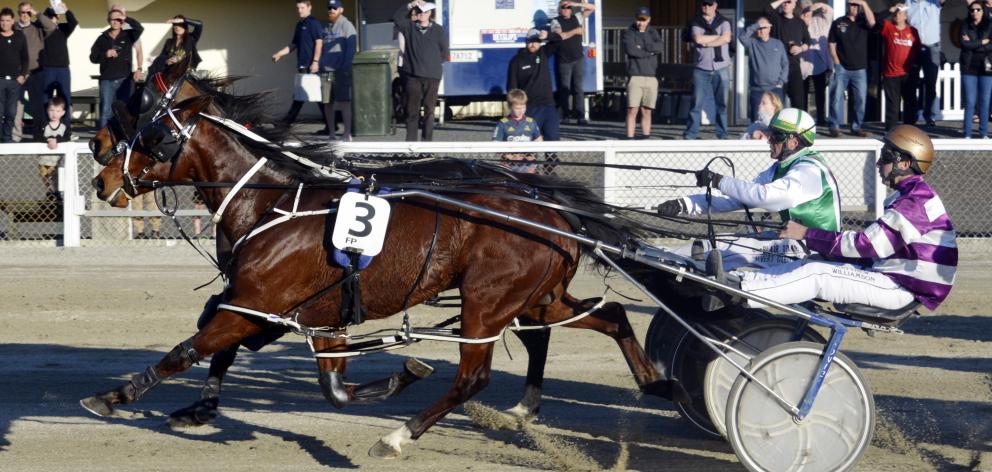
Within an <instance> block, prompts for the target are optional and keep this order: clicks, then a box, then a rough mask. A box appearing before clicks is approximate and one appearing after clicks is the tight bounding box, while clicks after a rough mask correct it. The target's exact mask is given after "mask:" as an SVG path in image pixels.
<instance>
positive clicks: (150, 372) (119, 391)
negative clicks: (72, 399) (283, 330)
mask: <svg viewBox="0 0 992 472" xmlns="http://www.w3.org/2000/svg"><path fill="white" fill-rule="evenodd" d="M259 331H261V328H260V327H259V326H258V325H256V324H254V323H252V322H250V321H248V320H246V319H244V318H243V317H242V316H241V315H238V314H235V313H233V312H230V311H226V310H220V311H219V312H218V315H217V317H216V318H214V319H213V320H212V321H211V322H210V323H209V324H208V325H207V326H206V327H205V328H204V329H202V330H200V331H199V332H197V333H196V334H195V335H193V336H192V337H190V338H189V339H187V340H185V341H183V342H181V343H179V344H178V345H177V346H176V347H174V348H172V350H171V351H169V353H168V354H166V355H165V357H163V358H162V360H161V361H159V362H158V364H156V365H154V366H149V367H148V368H146V369H145V370H144V372H141V373H139V374H135V375H133V376H132V377H131V380H130V381H128V382H127V383H126V384H124V385H121V386H119V387H117V388H115V389H113V390H109V391H106V392H103V393H98V394H96V395H94V396H91V397H88V398H84V399H82V400H80V401H79V403H80V405H82V406H83V408H85V409H87V410H89V411H90V412H91V413H93V414H95V415H97V416H110V415H112V414H113V413H114V405H116V404H128V403H134V402H135V401H137V400H138V399H140V398H141V397H142V396H144V395H145V394H146V393H148V391H149V390H151V389H152V388H154V387H155V386H157V385H158V384H159V383H160V382H161V381H162V380H164V379H166V378H168V377H171V376H172V375H175V374H177V373H179V372H182V371H185V370H187V369H189V368H190V367H191V366H192V365H193V364H195V363H197V362H199V361H200V360H201V359H203V358H204V357H205V356H209V355H211V354H213V353H215V352H217V351H219V350H220V349H222V348H224V347H228V346H231V345H236V343H237V342H238V341H240V340H241V339H243V338H244V337H246V336H249V335H252V334H255V333H258V332H259Z"/></svg>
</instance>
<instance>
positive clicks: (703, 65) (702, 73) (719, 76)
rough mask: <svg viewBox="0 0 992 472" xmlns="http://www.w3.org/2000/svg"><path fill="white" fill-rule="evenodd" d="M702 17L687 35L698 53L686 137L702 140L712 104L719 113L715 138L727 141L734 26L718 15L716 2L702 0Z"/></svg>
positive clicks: (716, 114)
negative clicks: (702, 125) (706, 109)
mask: <svg viewBox="0 0 992 472" xmlns="http://www.w3.org/2000/svg"><path fill="white" fill-rule="evenodd" d="M700 8H701V9H702V13H701V14H699V15H696V17H695V18H693V19H692V21H690V22H689V27H688V28H686V30H687V31H686V33H688V35H689V38H687V39H689V40H690V41H691V43H692V45H693V49H694V50H695V52H696V54H695V65H696V67H695V69H694V70H693V72H692V110H691V111H690V112H689V120H688V123H687V126H686V129H685V134H684V135H683V137H684V138H685V139H699V124H700V123H701V122H702V118H703V107H704V106H705V105H706V102H707V101H708V100H709V101H712V102H713V104H714V108H716V113H715V114H714V116H715V118H716V137H717V139H727V85H728V84H729V80H730V76H729V74H728V68H729V67H730V48H729V47H728V46H727V45H728V44H730V42H731V41H733V37H732V35H731V30H732V26H731V25H730V22H729V21H727V19H726V18H724V17H723V16H722V15H720V13H719V12H717V2H716V0H703V1H702V2H701V7H700Z"/></svg>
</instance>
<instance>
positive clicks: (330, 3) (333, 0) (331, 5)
mask: <svg viewBox="0 0 992 472" xmlns="http://www.w3.org/2000/svg"><path fill="white" fill-rule="evenodd" d="M343 6H344V5H342V4H341V0H327V9H328V10H337V9H338V8H341V7H343Z"/></svg>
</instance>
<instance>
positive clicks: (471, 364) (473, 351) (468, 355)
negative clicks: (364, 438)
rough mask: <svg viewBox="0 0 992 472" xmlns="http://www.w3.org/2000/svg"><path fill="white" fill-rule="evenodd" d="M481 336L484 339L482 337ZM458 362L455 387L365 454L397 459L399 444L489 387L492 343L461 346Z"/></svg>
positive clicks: (414, 437)
mask: <svg viewBox="0 0 992 472" xmlns="http://www.w3.org/2000/svg"><path fill="white" fill-rule="evenodd" d="M482 337H484V336H482ZM459 350H460V352H461V362H460V363H459V364H458V374H457V375H456V376H455V385H454V386H453V387H452V388H451V390H448V393H447V394H445V396H444V397H442V398H441V399H440V400H439V401H437V402H436V403H434V404H433V405H431V406H430V407H429V408H427V409H426V410H424V411H421V412H420V413H418V414H417V415H416V416H414V417H413V418H410V419H409V420H407V422H406V423H404V424H403V426H401V427H399V428H398V429H396V430H394V431H393V432H392V433H389V434H388V435H386V436H383V437H382V438H380V439H379V442H377V443H375V445H374V446H372V449H369V455H370V456H372V457H379V458H382V459H394V458H397V457H399V455H400V451H401V447H402V446H403V444H406V443H409V442H411V441H413V440H416V439H417V438H419V437H420V436H421V435H422V434H424V432H426V431H427V429H428V428H430V427H431V426H433V425H434V423H436V422H437V421H438V420H440V419H441V418H442V417H444V415H447V414H448V412H450V411H451V410H453V409H455V407H457V406H458V405H461V404H463V403H465V402H466V401H468V400H469V399H470V398H472V396H473V395H475V394H476V393H479V392H480V391H481V390H482V389H483V388H485V387H486V386H487V385H489V377H490V370H491V368H492V362H493V343H487V344H461V345H460V348H459Z"/></svg>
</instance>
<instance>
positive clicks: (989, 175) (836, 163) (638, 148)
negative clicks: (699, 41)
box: [0, 139, 992, 247]
mask: <svg viewBox="0 0 992 472" xmlns="http://www.w3.org/2000/svg"><path fill="white" fill-rule="evenodd" d="M935 145H936V147H937V149H938V159H937V162H936V163H935V164H934V167H933V169H932V171H931V174H930V175H929V176H928V180H930V181H931V182H932V183H933V184H934V187H935V188H936V189H937V190H938V191H939V192H940V193H941V196H942V198H943V200H944V202H945V206H947V208H948V211H949V212H950V214H951V216H952V218H953V220H954V222H955V226H956V227H957V228H958V230H959V232H960V233H961V235H962V236H965V237H975V238H989V237H992V208H990V206H989V205H988V204H987V196H986V195H985V191H984V189H985V188H986V186H987V182H989V181H992V165H989V160H988V156H989V155H990V154H989V153H990V152H992V142H990V141H981V140H979V141H965V140H961V139H946V140H936V141H935ZM816 148H817V149H819V150H820V151H821V152H822V153H823V154H824V155H825V156H826V158H827V160H828V161H829V163H830V167H831V169H832V171H833V173H834V174H835V177H836V178H837V180H838V182H839V185H840V189H841V196H842V210H843V212H844V218H845V224H846V227H848V228H858V227H862V226H863V225H864V224H865V222H866V221H871V220H873V219H874V218H875V217H876V215H878V214H879V213H880V212H881V209H882V201H883V199H884V198H885V195H886V189H885V187H884V186H882V185H881V184H880V183H879V181H878V176H877V172H876V169H875V164H874V163H875V160H876V158H877V154H878V151H879V150H880V148H881V143H880V142H879V141H877V140H872V139H821V140H820V141H818V142H817V143H816ZM340 150H341V151H342V152H344V153H345V155H346V156H348V155H350V156H365V157H375V156H382V157H387V156H390V157H392V156H396V155H409V156H422V155H437V156H449V157H455V158H461V159H499V158H500V157H501V156H502V155H503V154H505V153H508V152H515V153H521V152H523V153H532V154H534V155H535V156H536V157H537V158H538V159H539V160H541V161H546V160H558V161H562V162H583V163H602V164H627V165H639V166H650V167H665V168H679V169H699V168H702V167H703V166H704V165H705V164H706V163H707V162H708V161H709V160H710V159H711V158H712V157H713V156H718V155H723V156H727V157H729V158H730V159H731V160H732V162H733V163H734V167H735V169H733V171H734V172H736V175H738V176H739V177H742V178H748V179H750V178H752V177H753V176H755V175H756V174H757V173H758V172H760V171H761V170H763V169H765V168H766V167H768V165H769V164H770V163H771V161H770V160H769V157H768V145H767V144H765V143H763V142H760V141H581V142H580V141H564V142H544V143H491V142H443V143H442V142H437V143H404V142H389V143H359V142H356V143H344V144H342V145H341V146H340ZM42 155H59V156H60V157H61V158H60V163H59V173H58V189H59V192H60V193H61V199H60V200H58V201H55V202H53V201H52V199H51V197H48V196H46V190H45V187H44V184H43V183H42V180H41V179H40V177H39V176H38V172H37V161H38V157H39V156H42ZM713 168H714V169H716V170H717V171H718V172H721V173H727V174H729V173H730V172H731V170H730V169H728V168H726V167H725V166H722V164H714V167H713ZM99 169H100V166H99V165H98V164H97V163H96V162H95V161H94V160H93V159H92V155H91V154H90V151H89V149H88V148H87V147H86V145H85V144H82V143H67V144H62V145H60V147H59V148H58V149H57V150H55V151H52V150H48V149H47V147H46V146H45V145H44V144H12V145H3V146H0V175H2V176H3V182H5V185H4V186H3V188H2V189H0V245H5V244H8V245H9V244H14V245H17V244H35V245H54V244H61V245H64V246H67V247H75V246H80V245H122V244H125V245H128V244H174V243H175V241H176V238H177V236H178V233H177V232H176V230H175V229H174V228H173V227H172V226H171V223H170V222H168V221H162V225H161V237H160V238H159V239H154V240H136V239H135V236H136V235H137V232H136V229H137V228H136V225H140V224H141V223H144V225H145V226H150V225H152V224H153V220H152V219H153V218H154V217H156V216H161V215H160V214H159V213H158V212H157V211H156V210H155V209H154V208H152V209H145V210H136V209H133V208H132V209H117V208H111V207H109V206H108V205H107V204H106V203H104V202H102V201H99V200H98V199H97V198H96V197H95V194H94V192H93V189H92V185H91V182H90V181H91V180H92V178H93V176H95V175H96V173H97V172H98V171H99ZM542 171H544V172H553V173H554V174H555V175H557V176H559V177H563V178H566V179H569V180H573V181H577V182H580V183H581V184H582V185H585V186H587V187H588V188H590V189H592V190H593V191H594V192H596V193H598V194H599V195H601V196H602V197H603V198H604V199H605V200H606V201H607V202H609V203H611V204H617V205H625V206H632V207H640V208H653V207H654V206H656V205H657V204H658V203H660V202H662V201H664V200H667V199H670V198H675V197H677V196H681V195H686V194H689V193H695V192H697V191H699V189H697V188H693V187H691V186H692V184H693V177H692V175H683V174H675V173H670V172H663V171H651V170H627V169H616V168H604V167H571V166H559V167H555V168H552V167H550V166H542ZM177 190H178V191H179V193H178V194H177V195H176V196H175V197H173V196H171V194H170V198H176V201H178V203H179V204H180V210H179V213H178V215H179V218H178V221H179V223H180V224H181V225H182V226H183V228H184V229H185V230H186V231H187V233H190V234H192V233H193V232H194V229H195V226H198V224H197V223H198V222H200V221H202V223H203V225H202V226H203V228H201V229H203V237H206V238H208V237H209V235H210V228H209V227H208V223H207V222H208V221H209V218H202V217H204V216H207V212H206V211H205V210H203V209H202V208H196V207H195V205H194V203H193V201H192V189H190V188H187V187H183V188H181V189H177ZM53 212H54V215H53ZM163 219H164V218H163ZM198 220H199V221H198ZM139 221H140V222H139ZM146 233H147V228H146Z"/></svg>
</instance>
